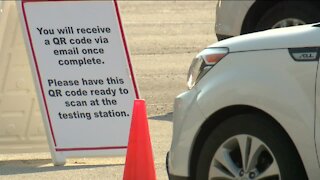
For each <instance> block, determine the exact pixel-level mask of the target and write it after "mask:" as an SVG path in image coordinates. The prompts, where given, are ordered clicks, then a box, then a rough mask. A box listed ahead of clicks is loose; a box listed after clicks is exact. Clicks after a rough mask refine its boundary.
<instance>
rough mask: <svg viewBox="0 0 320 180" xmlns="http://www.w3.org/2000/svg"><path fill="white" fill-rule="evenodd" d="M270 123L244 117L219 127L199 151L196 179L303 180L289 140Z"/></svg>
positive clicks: (301, 167) (267, 119)
mask: <svg viewBox="0 0 320 180" xmlns="http://www.w3.org/2000/svg"><path fill="white" fill-rule="evenodd" d="M272 121H273V120H272V119H271V118H267V117H265V116H261V115H258V114H245V115H238V116H235V117H232V118H229V119H227V120H226V121H224V122H223V123H222V124H220V125H219V126H218V127H217V128H216V129H214V131H213V132H212V133H211V134H210V135H209V136H208V138H207V140H206V141H205V143H204V145H203V147H202V150H201V153H200V155H199V159H198V162H197V168H196V179H197V180H206V179H209V180H222V179H235V180H240V179H241V180H242V179H246V180H251V179H261V180H262V179H263V180H278V179H281V180H291V179H307V176H306V173H305V170H304V167H303V165H302V163H301V160H300V158H299V155H298V153H297V151H296V149H295V147H294V146H293V145H292V143H291V140H290V139H289V138H288V137H287V135H286V134H285V133H284V132H283V131H282V129H281V128H280V127H278V125H275V124H274V123H273V122H272Z"/></svg>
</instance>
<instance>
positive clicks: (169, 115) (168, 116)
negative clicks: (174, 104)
mask: <svg viewBox="0 0 320 180" xmlns="http://www.w3.org/2000/svg"><path fill="white" fill-rule="evenodd" d="M172 115H173V113H172V112H169V113H167V114H165V115H160V116H151V117H148V119H150V120H160V121H170V122H172Z"/></svg>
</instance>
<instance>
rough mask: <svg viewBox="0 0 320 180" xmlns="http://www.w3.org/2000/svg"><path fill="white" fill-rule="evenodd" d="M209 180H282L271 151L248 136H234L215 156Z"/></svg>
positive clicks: (257, 140)
mask: <svg viewBox="0 0 320 180" xmlns="http://www.w3.org/2000/svg"><path fill="white" fill-rule="evenodd" d="M208 177H209V178H208V179H209V180H253V179H254V180H264V179H265V180H281V176H280V170H279V166H278V163H277V161H276V159H275V157H274V155H273V153H272V152H271V150H270V148H269V147H268V146H267V145H266V144H265V143H263V142H262V141H261V140H260V139H258V138H256V137H253V136H250V135H236V136H233V137H231V138H229V139H228V140H226V141H225V142H224V143H223V144H222V145H221V146H220V147H219V148H218V149H217V151H216V152H215V154H214V156H213V159H212V161H211V164H210V168H209V176H208Z"/></svg>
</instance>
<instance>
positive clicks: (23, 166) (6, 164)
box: [0, 159, 124, 175]
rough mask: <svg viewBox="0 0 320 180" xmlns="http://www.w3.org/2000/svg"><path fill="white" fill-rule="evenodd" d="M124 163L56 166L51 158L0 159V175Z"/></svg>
mask: <svg viewBox="0 0 320 180" xmlns="http://www.w3.org/2000/svg"><path fill="white" fill-rule="evenodd" d="M123 165H124V164H122V163H119V164H104V165H86V164H85V163H84V162H73V163H68V164H67V165H66V166H54V165H53V164H52V160H51V159H41V160H11V161H0V175H18V174H30V173H39V172H52V171H62V170H63V171H65V170H74V169H91V168H99V167H108V166H123Z"/></svg>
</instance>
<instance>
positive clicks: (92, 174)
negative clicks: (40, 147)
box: [0, 1, 216, 180]
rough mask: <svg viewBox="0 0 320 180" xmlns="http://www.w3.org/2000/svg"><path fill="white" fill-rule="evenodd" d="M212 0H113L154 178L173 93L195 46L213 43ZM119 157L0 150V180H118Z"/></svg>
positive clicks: (160, 168) (161, 174)
mask: <svg viewBox="0 0 320 180" xmlns="http://www.w3.org/2000/svg"><path fill="white" fill-rule="evenodd" d="M215 5H216V1H119V6H120V12H121V17H122V22H123V25H124V29H125V33H126V37H127V43H128V45H129V49H130V53H131V60H132V64H133V67H134V72H135V76H136V79H137V82H138V86H139V91H140V95H141V97H142V98H143V99H145V100H146V102H147V111H148V119H149V126H150V133H151V139H152V145H153V152H154V159H155V167H156V173H157V178H158V179H159V180H161V179H168V178H167V175H166V170H165V155H166V152H167V151H168V150H169V148H170V143H171V136H172V122H171V118H172V111H173V109H172V108H173V101H174V97H175V96H177V95H178V94H179V93H181V92H183V91H185V90H186V89H187V88H186V74H187V71H188V67H189V65H190V62H191V60H192V58H193V57H194V56H195V55H196V53H197V52H198V51H200V50H201V49H203V48H205V47H206V46H208V45H210V44H212V43H214V42H215V41H216V37H215V35H214V14H215V12H214V10H215ZM124 163H125V158H124V157H104V158H81V159H68V160H67V164H66V165H65V166H58V167H55V166H53V164H52V162H51V159H50V154H49V153H48V152H44V153H27V154H0V179H108V180H113V179H114V180H118V179H122V174H123V169H124Z"/></svg>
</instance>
